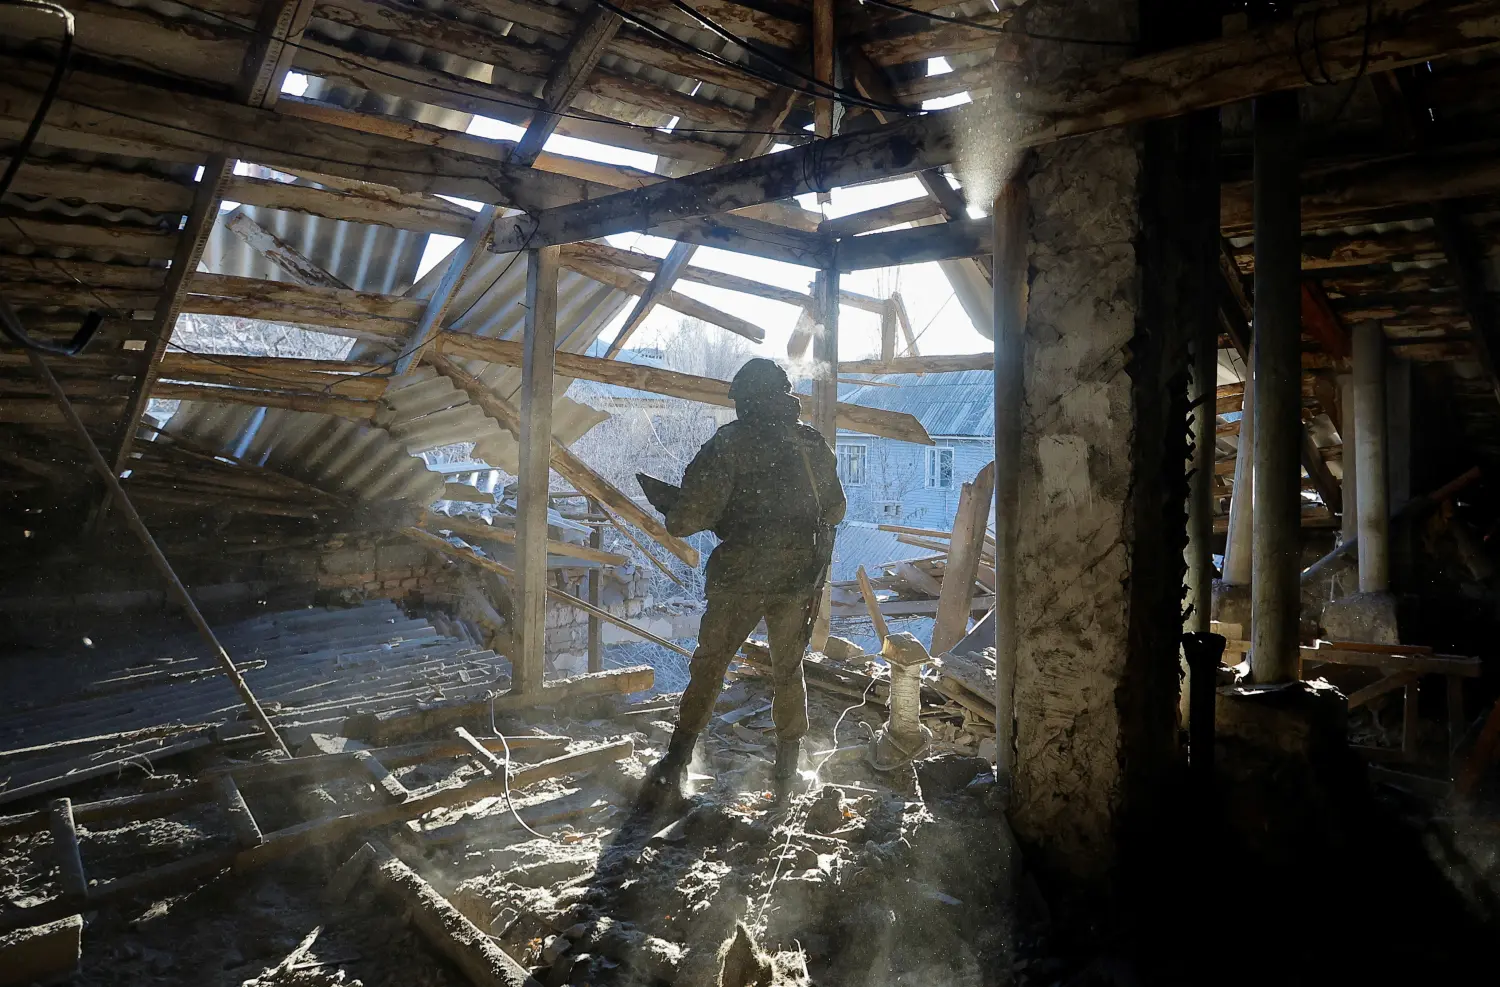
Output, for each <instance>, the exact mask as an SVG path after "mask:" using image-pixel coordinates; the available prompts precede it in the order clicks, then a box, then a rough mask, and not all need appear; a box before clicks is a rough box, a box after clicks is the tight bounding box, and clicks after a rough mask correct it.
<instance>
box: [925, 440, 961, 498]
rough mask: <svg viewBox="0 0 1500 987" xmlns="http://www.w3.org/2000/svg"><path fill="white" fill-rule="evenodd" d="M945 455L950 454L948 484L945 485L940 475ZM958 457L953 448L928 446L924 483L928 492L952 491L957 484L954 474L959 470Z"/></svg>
mask: <svg viewBox="0 0 1500 987" xmlns="http://www.w3.org/2000/svg"><path fill="white" fill-rule="evenodd" d="M943 453H947V454H948V457H947V458H948V482H947V483H946V484H943V483H941V482H939V481H941V479H942V477H941V475H940V473H941V470H942V460H943ZM957 461H958V457H957V456H956V455H955V452H954V447H953V446H939V445H932V446H928V447H927V450H926V459H925V461H924V462H923V464H922V465H923V470H922V482H923V486H924V487H925V488H926V489H928V490H952V489H953V488H954V487H955V486H957V484H956V483H955V482H954V473H955V471H956V469H957Z"/></svg>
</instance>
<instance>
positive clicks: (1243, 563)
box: [1224, 368, 1255, 586]
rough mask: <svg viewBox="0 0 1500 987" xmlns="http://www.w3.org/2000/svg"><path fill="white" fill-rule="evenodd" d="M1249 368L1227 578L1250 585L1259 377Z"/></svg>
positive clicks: (1226, 555) (1237, 454)
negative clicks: (1250, 372) (1256, 379)
mask: <svg viewBox="0 0 1500 987" xmlns="http://www.w3.org/2000/svg"><path fill="white" fill-rule="evenodd" d="M1248 369H1249V368H1246V370H1247V372H1246V374H1245V397H1244V401H1243V405H1242V410H1241V411H1240V434H1239V439H1238V440H1237V442H1236V445H1235V459H1234V487H1233V488H1232V489H1231V490H1230V496H1229V533H1228V535H1227V536H1226V538H1225V542H1224V582H1226V583H1228V584H1229V585H1231V586H1249V585H1250V573H1251V571H1252V569H1251V560H1252V557H1253V555H1252V553H1253V551H1254V550H1253V547H1252V546H1251V543H1250V532H1251V531H1253V530H1254V518H1255V381H1254V378H1253V377H1251V375H1250V374H1249V372H1248Z"/></svg>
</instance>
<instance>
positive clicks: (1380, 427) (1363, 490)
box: [1354, 322, 1391, 593]
mask: <svg viewBox="0 0 1500 987" xmlns="http://www.w3.org/2000/svg"><path fill="white" fill-rule="evenodd" d="M1385 384H1386V374H1385V329H1384V328H1383V327H1382V326H1381V325H1380V323H1378V322H1363V323H1360V324H1359V325H1357V326H1355V327H1354V421H1355V426H1354V428H1355V435H1356V436H1357V440H1356V441H1357V446H1358V451H1357V452H1356V453H1355V455H1356V461H1357V469H1358V473H1359V481H1358V482H1359V513H1358V518H1359V591H1360V592H1361V593H1383V592H1385V591H1386V590H1388V589H1390V586H1391V563H1390V558H1391V557H1390V517H1391V507H1390V488H1389V486H1388V480H1387V476H1386V420H1385Z"/></svg>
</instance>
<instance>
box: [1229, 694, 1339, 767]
mask: <svg viewBox="0 0 1500 987" xmlns="http://www.w3.org/2000/svg"><path fill="white" fill-rule="evenodd" d="M1215 714H1216V715H1215V720H1216V722H1217V732H1218V736H1219V738H1220V739H1221V740H1223V741H1228V742H1236V741H1237V742H1240V743H1243V744H1245V745H1247V746H1249V747H1252V748H1255V749H1258V750H1261V751H1265V752H1268V753H1276V754H1284V755H1289V756H1292V757H1295V758H1311V757H1315V756H1319V755H1321V754H1322V753H1324V752H1326V751H1329V750H1333V749H1340V750H1341V749H1343V747H1344V746H1345V744H1346V737H1347V731H1348V718H1349V708H1348V704H1347V703H1346V702H1345V700H1344V696H1343V694H1342V693H1340V692H1339V691H1338V690H1337V689H1335V688H1334V687H1333V686H1331V685H1329V684H1328V683H1326V682H1321V681H1312V682H1287V683H1283V684H1279V685H1248V686H1233V687H1231V688H1227V689H1221V690H1220V691H1219V694H1218V702H1217V704H1216V707H1215Z"/></svg>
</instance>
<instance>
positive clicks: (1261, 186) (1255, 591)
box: [1250, 92, 1302, 683]
mask: <svg viewBox="0 0 1500 987" xmlns="http://www.w3.org/2000/svg"><path fill="white" fill-rule="evenodd" d="M1254 108H1255V343H1254V346H1253V348H1252V352H1251V360H1252V363H1253V373H1254V377H1255V390H1256V394H1255V409H1254V414H1255V478H1254V488H1255V530H1254V532H1253V533H1252V543H1253V545H1254V562H1253V569H1254V571H1253V572H1252V574H1251V578H1250V601H1251V602H1250V648H1251V651H1250V668H1251V674H1252V676H1253V677H1254V679H1255V681H1256V682H1258V683H1270V682H1289V681H1292V680H1294V679H1295V678H1296V676H1297V646H1298V641H1297V625H1298V620H1299V617H1300V614H1301V608H1302V595H1301V583H1300V580H1299V575H1300V572H1301V540H1302V449H1301V442H1302V415H1301V409H1302V287H1301V274H1302V222H1301V199H1300V190H1299V182H1298V178H1299V174H1298V172H1299V167H1300V162H1299V154H1298V147H1297V138H1298V106H1297V94H1296V93H1295V92H1285V93H1275V94H1272V95H1270V96H1262V97H1260V98H1258V99H1256V100H1255V105H1254Z"/></svg>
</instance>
